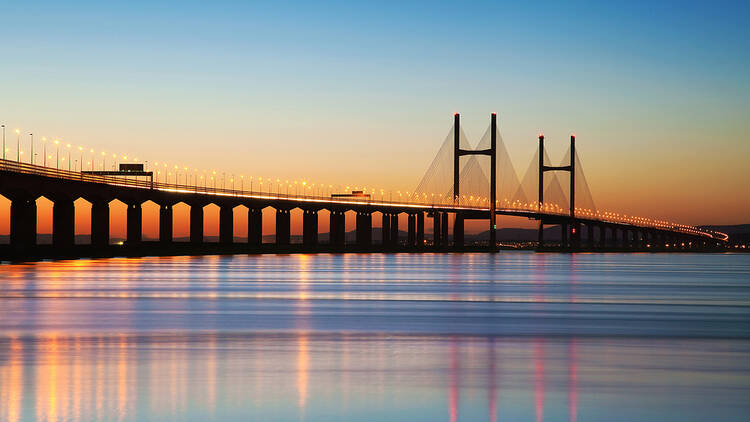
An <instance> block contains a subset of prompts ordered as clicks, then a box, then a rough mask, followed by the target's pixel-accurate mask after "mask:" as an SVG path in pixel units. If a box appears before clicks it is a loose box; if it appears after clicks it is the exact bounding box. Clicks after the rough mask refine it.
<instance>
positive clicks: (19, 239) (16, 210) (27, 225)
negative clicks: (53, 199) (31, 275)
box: [10, 196, 36, 251]
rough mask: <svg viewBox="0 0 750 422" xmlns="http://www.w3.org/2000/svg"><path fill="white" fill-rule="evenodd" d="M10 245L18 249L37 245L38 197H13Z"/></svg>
mask: <svg viewBox="0 0 750 422" xmlns="http://www.w3.org/2000/svg"><path fill="white" fill-rule="evenodd" d="M10 245H11V247H13V249H15V250H18V251H22V250H25V249H28V248H31V247H33V246H34V245H36V199H35V198H32V197H31V196H17V197H13V198H12V199H11V203H10Z"/></svg>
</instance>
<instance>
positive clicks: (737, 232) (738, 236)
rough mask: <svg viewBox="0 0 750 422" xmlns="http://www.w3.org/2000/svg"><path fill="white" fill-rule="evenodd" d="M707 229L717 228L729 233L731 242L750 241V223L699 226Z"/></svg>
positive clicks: (719, 230)
mask: <svg viewBox="0 0 750 422" xmlns="http://www.w3.org/2000/svg"><path fill="white" fill-rule="evenodd" d="M699 227H700V228H702V229H706V230H716V231H718V232H722V233H726V234H728V235H729V241H730V242H733V243H734V242H740V243H747V242H750V224H735V225H731V226H699Z"/></svg>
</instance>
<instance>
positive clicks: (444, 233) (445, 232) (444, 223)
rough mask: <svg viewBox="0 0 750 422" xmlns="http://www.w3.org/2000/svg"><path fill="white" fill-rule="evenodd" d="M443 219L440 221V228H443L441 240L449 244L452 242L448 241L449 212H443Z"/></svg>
mask: <svg viewBox="0 0 750 422" xmlns="http://www.w3.org/2000/svg"><path fill="white" fill-rule="evenodd" d="M442 214H443V215H442V217H441V221H440V230H442V233H441V234H440V241H441V243H442V245H443V246H446V247H447V246H448V245H449V244H450V243H449V241H448V213H447V212H444V213H442Z"/></svg>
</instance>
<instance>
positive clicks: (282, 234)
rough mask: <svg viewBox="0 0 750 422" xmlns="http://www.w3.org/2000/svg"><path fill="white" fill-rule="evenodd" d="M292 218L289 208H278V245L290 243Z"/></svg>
mask: <svg viewBox="0 0 750 422" xmlns="http://www.w3.org/2000/svg"><path fill="white" fill-rule="evenodd" d="M290 234H291V218H290V215H289V210H287V209H277V210H276V245H279V246H287V245H289V243H290V240H291V239H290Z"/></svg>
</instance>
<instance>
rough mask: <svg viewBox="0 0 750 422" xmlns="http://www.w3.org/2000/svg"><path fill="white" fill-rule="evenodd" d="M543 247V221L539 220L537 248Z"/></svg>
mask: <svg viewBox="0 0 750 422" xmlns="http://www.w3.org/2000/svg"><path fill="white" fill-rule="evenodd" d="M540 174H541V173H540ZM543 247H544V221H543V220H539V231H538V233H537V248H539V249H541V248H543Z"/></svg>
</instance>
